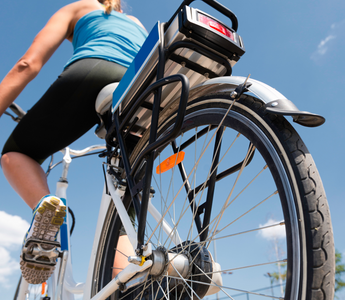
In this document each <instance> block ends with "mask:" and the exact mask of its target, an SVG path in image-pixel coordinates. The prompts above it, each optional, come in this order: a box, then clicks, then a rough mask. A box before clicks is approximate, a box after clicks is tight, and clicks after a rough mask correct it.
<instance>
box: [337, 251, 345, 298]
mask: <svg viewBox="0 0 345 300" xmlns="http://www.w3.org/2000/svg"><path fill="white" fill-rule="evenodd" d="M341 262H342V254H341V253H340V252H338V251H337V250H336V251H335V292H337V291H339V290H341V289H342V288H343V287H345V281H344V280H342V279H341V277H342V275H343V274H344V273H345V264H342V263H341Z"/></svg>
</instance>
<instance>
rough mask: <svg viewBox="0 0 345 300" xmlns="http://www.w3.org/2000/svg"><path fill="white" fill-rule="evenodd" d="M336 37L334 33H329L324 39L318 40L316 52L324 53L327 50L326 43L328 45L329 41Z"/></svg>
mask: <svg viewBox="0 0 345 300" xmlns="http://www.w3.org/2000/svg"><path fill="white" fill-rule="evenodd" d="M335 38H336V36H335V35H329V36H328V37H326V38H325V39H324V40H322V41H321V42H320V44H319V45H318V46H317V50H316V53H317V54H319V55H324V54H326V52H327V50H328V45H329V42H330V41H331V40H334V39H335Z"/></svg>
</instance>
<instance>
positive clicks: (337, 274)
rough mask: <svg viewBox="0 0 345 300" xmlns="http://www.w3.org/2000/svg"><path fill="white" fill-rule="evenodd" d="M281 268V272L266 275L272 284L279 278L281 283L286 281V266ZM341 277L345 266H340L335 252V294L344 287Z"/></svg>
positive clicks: (338, 253)
mask: <svg viewBox="0 0 345 300" xmlns="http://www.w3.org/2000/svg"><path fill="white" fill-rule="evenodd" d="M281 267H282V271H281V272H272V273H268V274H270V278H271V279H272V281H273V282H275V281H276V282H279V279H280V278H281V279H282V280H283V281H285V280H286V269H285V267H286V264H282V265H281ZM343 275H345V264H342V254H341V253H340V252H338V251H337V250H335V286H334V290H335V293H337V292H339V291H340V290H341V289H343V288H344V287H345V281H344V280H343V279H342V278H341V277H342V276H343ZM273 282H272V283H273Z"/></svg>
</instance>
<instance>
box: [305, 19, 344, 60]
mask: <svg viewBox="0 0 345 300" xmlns="http://www.w3.org/2000/svg"><path fill="white" fill-rule="evenodd" d="M344 30H345V20H343V21H341V22H338V23H334V24H332V25H331V27H330V31H329V33H328V35H327V36H326V38H324V39H322V40H321V42H320V43H319V45H318V46H317V49H316V50H315V51H314V53H313V54H312V55H311V59H312V60H314V61H320V59H321V58H322V57H323V56H324V55H325V54H326V53H328V52H329V51H331V50H332V48H334V45H335V44H336V43H337V42H336V41H337V40H339V39H342V36H344Z"/></svg>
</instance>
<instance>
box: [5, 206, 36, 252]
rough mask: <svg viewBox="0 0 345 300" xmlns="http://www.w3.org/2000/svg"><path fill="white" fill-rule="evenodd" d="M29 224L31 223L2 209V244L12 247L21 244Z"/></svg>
mask: <svg viewBox="0 0 345 300" xmlns="http://www.w3.org/2000/svg"><path fill="white" fill-rule="evenodd" d="M29 226H30V225H29V223H28V222H26V221H25V220H23V219H22V218H21V217H19V216H12V215H9V214H7V213H5V212H4V211H0V246H2V247H11V246H18V245H21V244H22V243H23V238H24V235H25V232H26V231H27V230H28V228H29Z"/></svg>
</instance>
